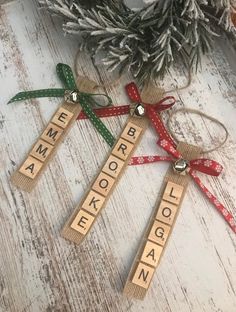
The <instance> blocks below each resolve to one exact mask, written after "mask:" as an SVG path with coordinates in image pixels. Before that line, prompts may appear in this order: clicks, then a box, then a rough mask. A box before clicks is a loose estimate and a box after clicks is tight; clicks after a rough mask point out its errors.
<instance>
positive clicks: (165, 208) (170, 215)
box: [156, 200, 178, 225]
mask: <svg viewBox="0 0 236 312" xmlns="http://www.w3.org/2000/svg"><path fill="white" fill-rule="evenodd" d="M177 209H178V206H176V205H173V204H171V203H169V202H167V201H165V200H162V201H161V203H160V205H159V208H158V211H157V215H156V219H157V220H159V221H162V222H165V223H167V224H170V225H171V224H172V223H173V221H174V219H175V214H176V212H177Z"/></svg>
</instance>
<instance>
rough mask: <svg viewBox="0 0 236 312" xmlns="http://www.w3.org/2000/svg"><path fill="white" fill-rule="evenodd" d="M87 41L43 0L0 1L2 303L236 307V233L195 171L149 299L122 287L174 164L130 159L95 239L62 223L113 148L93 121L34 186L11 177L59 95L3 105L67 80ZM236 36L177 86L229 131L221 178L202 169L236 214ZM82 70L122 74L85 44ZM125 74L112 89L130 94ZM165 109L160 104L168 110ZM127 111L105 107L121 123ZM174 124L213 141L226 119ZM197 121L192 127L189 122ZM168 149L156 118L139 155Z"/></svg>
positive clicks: (17, 309) (195, 311)
mask: <svg viewBox="0 0 236 312" xmlns="http://www.w3.org/2000/svg"><path fill="white" fill-rule="evenodd" d="M77 48H78V44H77V42H76V40H74V39H73V40H72V39H71V38H70V37H69V36H67V37H64V36H63V34H62V31H61V26H60V23H59V22H58V19H57V18H52V17H51V16H49V15H47V14H45V13H44V12H43V11H39V10H37V6H36V1H32V0H19V1H15V2H11V3H9V4H7V5H3V6H1V7H0V52H1V53H0V79H1V84H0V90H1V106H0V144H1V149H0V159H1V162H0V167H1V168H0V179H1V185H0V198H1V205H0V218H1V229H0V244H1V255H0V311H1V312H41V311H46V312H51V311H53V312H54V311H56V312H71V311H72V312H78V311H80V312H84V311H86V312H87V311H88V312H93V311H94V312H100V311H101V312H106V311H112V312H124V311H129V312H130V311H131V312H141V311H147V312H157V311H158V312H159V311H160V312H163V311H164V312H170V311H171V312H173V311H174V312H176V311H177V312H178V311H181V312H189V311H191V312H204V311H206V312H215V311H217V312H220V311H222V312H232V311H234V310H235V306H236V238H235V235H234V234H233V233H232V232H231V230H230V229H229V227H228V226H227V225H226V224H225V222H224V221H223V220H222V218H220V217H219V215H218V213H217V212H216V211H215V209H214V208H213V207H212V205H211V204H210V203H209V202H208V201H207V199H206V198H205V197H204V196H202V194H201V193H200V192H199V190H198V189H197V187H196V186H195V185H194V183H191V184H190V185H189V187H188V192H187V194H186V196H185V199H184V202H183V205H182V207H181V211H180V214H179V217H178V220H177V223H176V225H175V229H174V231H173V233H172V236H171V239H170V241H169V243H168V248H167V249H166V252H165V255H164V257H163V259H162V261H161V263H160V266H159V268H158V271H157V274H155V276H154V278H153V281H152V288H151V289H150V291H149V292H148V294H147V296H146V298H145V300H144V301H143V302H139V301H135V300H129V299H127V298H126V297H124V296H123V295H122V288H123V286H124V283H125V280H126V278H127V275H128V272H129V269H130V265H131V263H132V260H133V258H134V255H135V253H136V250H137V247H138V243H139V241H140V238H141V236H142V232H143V230H144V229H145V225H146V224H147V222H148V219H149V217H150V215H151V212H152V210H153V208H154V205H155V201H156V197H157V194H158V191H159V189H160V187H161V185H162V181H163V177H164V174H165V172H166V169H167V167H168V164H164V163H163V164H155V165H148V166H145V167H143V166H139V167H131V168H128V170H126V172H125V174H124V176H123V178H122V180H121V181H120V183H119V185H118V186H117V188H116V190H115V192H114V194H113V195H112V197H111V198H110V200H109V201H108V203H107V207H106V210H104V212H102V214H101V217H100V218H99V220H98V222H97V224H96V226H95V227H94V228H93V230H92V232H91V233H90V236H89V238H88V239H87V241H86V244H83V245H81V246H75V245H73V244H69V243H68V242H67V241H65V240H64V239H62V238H61V237H60V235H59V232H60V230H61V228H62V225H63V224H64V222H65V221H66V219H67V217H68V215H70V213H71V212H72V211H73V208H74V206H75V205H76V204H77V203H78V202H79V201H80V199H81V197H82V195H83V193H84V191H85V190H86V189H87V187H88V185H89V183H90V182H91V180H92V178H93V176H94V175H95V173H96V172H97V171H98V168H99V167H100V165H101V162H102V160H103V159H104V158H105V156H106V155H107V153H108V151H109V150H110V149H109V147H108V146H107V144H106V143H105V142H104V140H103V139H102V138H101V137H100V136H99V135H97V133H96V131H95V130H94V129H93V127H92V126H91V124H90V122H89V121H87V120H86V121H81V122H80V123H77V124H75V125H74V126H73V128H72V130H71V132H70V134H69V135H68V137H67V138H66V139H65V141H64V143H63V144H62V145H61V146H60V149H59V151H58V152H57V154H56V156H55V157H54V158H53V160H52V161H51V163H50V165H49V166H48V168H47V170H46V171H45V173H44V175H43V176H42V178H41V179H40V181H39V183H38V185H37V187H36V188H35V189H34V191H33V192H32V193H31V194H27V193H24V192H21V191H20V190H18V189H17V188H15V187H13V186H12V185H11V184H10V182H9V178H10V175H11V174H12V173H13V172H14V171H15V170H16V168H17V166H19V165H20V163H21V162H22V160H23V159H24V157H25V155H26V154H27V152H28V151H29V148H30V146H32V144H33V143H34V142H35V141H36V139H37V138H38V136H39V135H40V133H41V132H42V130H43V129H44V128H45V126H46V125H47V123H48V121H49V120H50V118H51V116H52V115H53V112H54V111H55V109H56V108H57V107H59V105H60V100H59V99H40V100H32V101H26V102H21V103H14V104H11V105H6V103H7V101H8V100H9V98H11V97H12V96H13V95H15V93H16V92H17V91H21V90H33V89H39V88H45V87H59V86H60V82H59V80H58V79H57V77H56V74H55V66H56V64H57V63H58V62H61V61H63V62H65V63H68V64H69V65H72V64H73V59H74V56H75V53H76V51H77ZM235 51H236V47H235V43H234V42H231V41H230V39H228V38H226V37H225V38H223V39H220V40H219V42H218V43H217V44H216V45H215V50H214V52H213V53H212V54H211V55H210V56H209V57H205V58H204V60H203V63H202V71H201V72H199V73H198V74H197V75H195V76H194V78H193V82H192V85H191V86H190V87H189V88H188V89H187V90H183V91H180V92H175V93H174V95H175V96H176V97H177V99H179V100H180V102H179V103H178V106H179V107H183V106H184V107H192V108H196V109H201V110H202V111H204V112H206V113H208V114H210V115H212V116H214V117H216V118H218V119H220V120H221V121H222V122H224V123H225V124H226V125H227V128H228V130H229V134H230V138H229V140H228V142H227V144H226V145H225V147H224V148H222V149H220V150H218V151H217V152H214V153H212V154H211V155H210V157H212V158H213V159H215V160H217V161H219V162H220V163H221V164H222V165H223V166H224V173H223V174H222V175H221V176H220V177H219V178H212V177H207V176H204V175H202V180H203V182H204V183H206V185H207V186H208V187H209V188H210V189H211V190H214V193H215V195H216V196H218V197H219V199H220V200H221V201H222V202H223V203H224V204H225V205H226V206H227V208H228V209H229V210H230V211H231V212H232V213H233V214H234V215H236V210H235V209H236V208H235V202H236V191H235V190H236V186H235V185H236V184H235V175H236V123H235V118H236V68H235ZM79 66H80V70H81V74H82V75H87V76H89V77H90V78H91V79H93V80H95V81H97V82H99V83H103V82H105V83H107V82H109V81H111V80H113V79H114V78H115V77H114V75H111V74H108V73H107V72H106V71H105V69H104V68H103V67H102V66H101V65H100V64H99V61H98V64H94V63H93V62H92V61H91V60H90V59H89V57H88V55H84V56H83V58H81V61H80V64H79ZM129 80H130V77H128V76H127V77H124V78H123V80H122V82H121V83H120V84H119V85H118V86H117V87H112V86H111V87H109V88H107V89H106V91H107V93H109V95H110V96H111V97H112V99H113V101H114V103H115V104H125V103H127V101H128V99H127V97H126V96H125V95H124V90H123V86H124V84H125V83H126V82H128V81H129ZM185 81H186V75H185V72H184V70H183V68H181V67H176V68H173V69H172V70H171V72H170V74H168V75H167V76H166V78H165V80H163V81H161V82H160V84H161V86H163V87H164V88H165V89H167V90H169V89H172V88H174V87H176V86H177V85H179V86H182V85H183V84H184V83H185ZM167 116H168V114H167V113H164V114H163V117H164V118H166V117H167ZM125 120H126V117H119V118H109V119H104V122H105V123H106V125H107V126H108V127H109V128H110V129H111V130H112V132H113V133H114V135H118V134H119V133H120V130H121V128H122V127H123V125H124V124H125ZM175 130H176V133H177V135H178V136H179V138H180V139H182V140H187V141H188V142H189V143H193V144H200V143H201V141H202V139H204V142H206V145H209V144H210V143H211V142H216V141H217V139H218V137H219V136H220V135H221V132H220V129H219V128H218V127H217V126H214V125H212V123H210V122H206V121H205V120H202V119H201V118H200V117H197V116H190V115H186V116H181V115H180V116H178V119H177V121H176V123H175ZM191 132H192V133H193V134H191ZM157 153H163V151H160V149H159V148H158V147H157V146H156V136H155V134H154V132H153V131H152V130H151V129H149V130H148V131H146V133H145V137H144V138H143V140H142V142H141V144H140V146H139V148H138V150H137V152H136V155H141V154H157Z"/></svg>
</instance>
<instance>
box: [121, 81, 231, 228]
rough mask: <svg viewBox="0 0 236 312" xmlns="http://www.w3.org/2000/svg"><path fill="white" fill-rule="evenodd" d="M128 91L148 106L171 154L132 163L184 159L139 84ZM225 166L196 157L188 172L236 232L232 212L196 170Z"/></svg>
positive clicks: (214, 173) (217, 170)
mask: <svg viewBox="0 0 236 312" xmlns="http://www.w3.org/2000/svg"><path fill="white" fill-rule="evenodd" d="M126 91H127V93H128V95H129V97H130V99H131V100H132V101H136V102H137V103H142V104H144V106H145V107H146V108H147V116H148V117H149V119H150V121H151V123H152V125H153V127H154V129H155V130H156V132H157V134H158V136H159V140H158V142H157V143H158V144H159V145H160V146H161V147H162V148H163V149H164V150H165V151H166V152H167V153H168V154H170V155H171V156H143V157H142V156H141V157H140V156H139V157H133V158H132V159H131V161H130V165H141V164H147V163H153V162H156V161H169V162H173V163H176V161H177V160H181V159H183V157H182V155H181V154H180V153H179V152H178V151H177V150H176V144H175V142H174V141H173V140H172V138H171V137H170V135H169V133H168V132H167V130H166V128H165V126H164V124H163V122H162V120H161V118H160V116H159V115H158V114H157V113H156V111H155V110H154V109H153V108H152V105H150V104H146V103H143V102H142V100H141V97H140V94H139V91H138V88H137V86H136V85H135V84H134V83H130V84H128V85H127V86H126ZM222 169H223V167H222V166H221V165H220V164H219V163H218V162H216V161H214V160H211V159H206V158H200V159H194V160H191V161H189V163H188V168H187V172H188V173H189V174H190V175H191V177H192V178H193V180H194V181H195V182H196V183H197V185H198V186H199V187H200V189H201V190H202V192H203V193H204V194H205V195H206V196H207V198H208V199H209V200H210V202H211V203H212V204H213V205H214V206H215V207H216V209H217V210H218V211H219V212H220V214H221V215H222V216H223V218H224V219H225V221H226V222H227V223H228V224H229V226H230V227H231V229H232V230H233V231H234V233H236V222H235V219H234V218H233V216H232V214H231V213H230V212H229V211H228V210H227V209H226V208H225V207H224V205H223V204H221V203H220V202H219V200H218V199H217V198H216V197H215V196H214V195H213V194H212V193H211V192H210V191H209V190H208V189H207V188H206V187H205V186H204V185H203V183H202V182H201V180H200V179H199V177H198V176H197V174H196V171H200V172H202V173H205V174H208V175H211V176H218V175H219V174H220V173H221V171H222Z"/></svg>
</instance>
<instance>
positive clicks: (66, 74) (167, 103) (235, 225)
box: [8, 63, 236, 233]
mask: <svg viewBox="0 0 236 312" xmlns="http://www.w3.org/2000/svg"><path fill="white" fill-rule="evenodd" d="M56 70H57V74H58V77H59V78H60V80H61V81H62V82H63V84H64V87H65V88H57V89H55V88H53V89H41V90H35V91H24V92H20V93H18V94H16V96H14V97H13V98H12V99H11V100H10V101H9V102H8V103H12V102H16V101H23V100H27V99H32V98H39V97H64V96H65V93H66V92H68V91H75V90H76V91H77V92H78V93H79V100H78V103H79V104H80V105H81V106H82V109H83V111H82V112H81V113H80V114H79V115H78V117H77V119H78V120H81V119H86V118H89V120H90V121H91V122H92V124H93V125H94V127H95V128H96V129H97V130H98V132H99V133H100V134H101V135H102V136H103V138H104V139H105V141H106V142H107V143H108V144H109V146H113V145H114V143H115V137H114V136H113V135H112V134H111V132H110V131H109V130H108V129H107V127H106V126H105V125H104V124H103V122H102V121H101V120H100V119H99V117H111V116H119V115H126V114H129V113H130V105H122V106H117V107H113V106H110V105H111V103H112V101H111V98H110V97H108V96H107V95H106V94H92V93H85V92H80V91H79V90H78V89H77V86H76V83H75V79H74V76H73V73H72V70H71V68H70V67H69V66H68V65H66V64H61V63H60V64H58V65H57V67H56ZM126 92H127V94H128V96H129V98H130V99H131V101H132V102H135V103H137V104H140V103H141V104H142V105H143V106H144V107H145V111H146V116H147V117H148V118H149V119H150V121H151V123H152V125H153V127H154V129H155V130H156V132H157V134H158V136H159V140H158V144H159V145H160V146H161V147H162V148H163V149H165V150H166V151H167V152H168V154H170V155H171V156H139V157H132V159H131V161H130V163H129V165H141V164H148V163H153V162H157V161H169V162H175V161H176V160H178V159H181V158H182V155H181V154H180V153H179V152H178V151H177V150H176V144H175V142H174V141H173V139H172V138H171V136H170V135H169V133H168V131H167V130H166V128H165V126H164V124H163V122H162V120H161V118H160V116H159V114H158V113H159V112H161V111H163V110H166V109H168V108H170V107H172V106H173V105H174V103H175V98H174V97H172V96H167V97H165V98H163V99H162V100H161V101H159V102H157V103H156V104H149V103H145V102H143V101H142V98H141V96H140V93H139V90H138V88H137V86H136V85H135V83H133V82H132V83H130V84H128V85H127V86H126ZM98 95H99V96H104V97H105V98H106V100H107V103H106V104H105V105H104V106H109V107H99V108H96V106H101V105H100V104H99V103H98V102H97V101H96V100H95V99H94V97H95V96H98ZM189 166H190V167H189V170H188V173H189V174H190V175H191V177H192V178H193V179H194V181H195V182H196V183H197V185H198V186H199V187H200V189H201V190H202V192H203V193H204V194H205V195H206V196H207V198H208V199H209V200H210V202H211V203H212V204H213V205H214V206H215V207H216V208H217V210H218V211H219V213H220V214H221V215H222V216H223V218H224V219H225V220H226V222H227V223H228V224H229V226H230V227H231V229H232V230H233V231H234V233H236V222H235V219H234V218H233V216H232V214H231V213H230V212H229V211H228V210H227V209H226V208H225V207H224V206H223V204H221V203H220V202H219V201H218V199H217V198H216V197H215V196H214V195H213V194H212V193H211V192H210V191H209V190H208V189H207V188H206V187H205V186H204V185H203V183H202V182H201V180H200V179H199V177H197V175H196V170H197V171H200V172H203V173H206V174H209V175H212V176H218V175H219V174H220V173H221V171H222V169H223V168H222V166H221V165H220V164H219V163H217V162H216V161H214V160H210V159H195V160H192V161H190V162H189Z"/></svg>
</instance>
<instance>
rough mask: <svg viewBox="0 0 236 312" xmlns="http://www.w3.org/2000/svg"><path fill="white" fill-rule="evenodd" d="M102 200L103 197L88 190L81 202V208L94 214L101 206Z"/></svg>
mask: <svg viewBox="0 0 236 312" xmlns="http://www.w3.org/2000/svg"><path fill="white" fill-rule="evenodd" d="M104 201H105V197H103V196H102V195H100V194H98V193H96V192H94V191H92V190H90V191H89V193H88V195H87V196H86V198H85V200H84V202H83V204H82V208H83V209H84V210H87V211H88V212H91V213H92V214H93V215H95V216H96V215H97V214H98V213H99V210H100V209H101V208H102V205H103V203H104Z"/></svg>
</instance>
